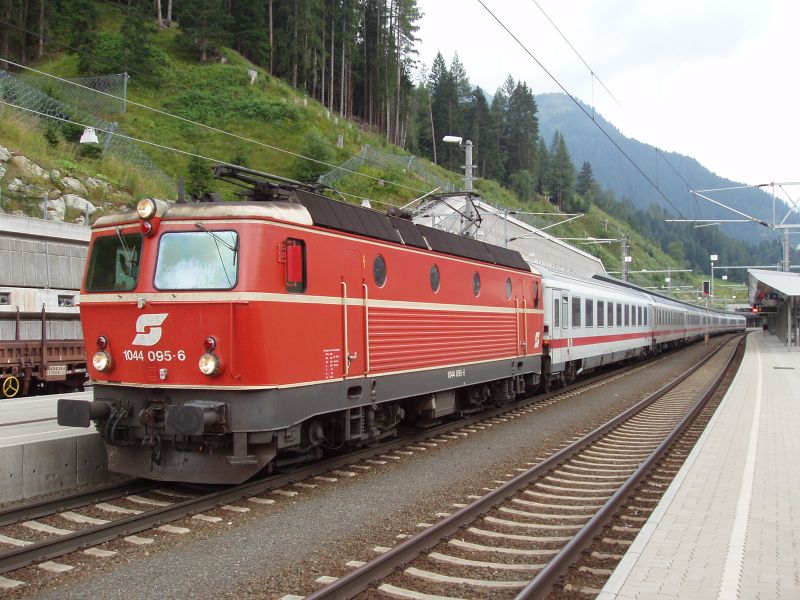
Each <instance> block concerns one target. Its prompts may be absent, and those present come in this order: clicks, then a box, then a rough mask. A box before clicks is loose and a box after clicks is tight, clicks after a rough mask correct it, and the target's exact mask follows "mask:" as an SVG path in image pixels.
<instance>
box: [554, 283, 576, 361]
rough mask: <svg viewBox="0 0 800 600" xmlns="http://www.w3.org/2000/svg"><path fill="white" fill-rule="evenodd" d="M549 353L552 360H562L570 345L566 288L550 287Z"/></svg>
mask: <svg viewBox="0 0 800 600" xmlns="http://www.w3.org/2000/svg"><path fill="white" fill-rule="evenodd" d="M549 293H550V294H551V296H550V306H551V309H550V310H551V311H552V314H551V315H550V349H551V350H550V354H551V356H552V357H553V362H563V361H565V360H567V359H568V357H569V354H570V348H571V347H572V337H571V330H570V328H569V315H570V304H569V292H567V291H566V290H559V289H550V290H549Z"/></svg>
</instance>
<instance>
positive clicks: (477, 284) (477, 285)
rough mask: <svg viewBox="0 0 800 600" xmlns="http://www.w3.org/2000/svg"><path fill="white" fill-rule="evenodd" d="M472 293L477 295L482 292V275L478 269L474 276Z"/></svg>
mask: <svg viewBox="0 0 800 600" xmlns="http://www.w3.org/2000/svg"><path fill="white" fill-rule="evenodd" d="M472 293H473V294H475V295H476V296H477V295H478V294H480V293H481V276H480V275H479V274H478V272H477V271H476V272H475V274H474V275H473V276H472Z"/></svg>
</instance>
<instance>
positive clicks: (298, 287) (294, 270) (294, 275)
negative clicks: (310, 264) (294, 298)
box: [284, 238, 306, 294]
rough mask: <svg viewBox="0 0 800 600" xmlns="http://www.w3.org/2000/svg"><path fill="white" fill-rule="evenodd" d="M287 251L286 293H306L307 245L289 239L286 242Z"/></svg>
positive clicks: (300, 241) (301, 241)
mask: <svg viewBox="0 0 800 600" xmlns="http://www.w3.org/2000/svg"><path fill="white" fill-rule="evenodd" d="M284 245H285V246H284V247H285V249H286V273H285V275H286V276H285V278H284V283H285V284H286V291H287V292H289V293H291V294H302V293H303V292H305V291H306V243H305V242H304V241H303V240H295V239H292V238H289V239H287V240H286V242H284Z"/></svg>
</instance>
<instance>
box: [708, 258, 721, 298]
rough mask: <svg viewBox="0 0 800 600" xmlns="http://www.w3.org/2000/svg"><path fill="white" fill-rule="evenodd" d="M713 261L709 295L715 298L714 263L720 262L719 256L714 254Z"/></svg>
mask: <svg viewBox="0 0 800 600" xmlns="http://www.w3.org/2000/svg"><path fill="white" fill-rule="evenodd" d="M709 258H710V259H711V282H710V283H709V284H708V295H709V296H711V297H712V298H713V297H714V263H715V262H716V261H718V260H719V256H717V255H716V254H712V255H711V256H710V257H709Z"/></svg>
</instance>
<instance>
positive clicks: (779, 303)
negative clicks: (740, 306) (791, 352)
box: [747, 269, 800, 348]
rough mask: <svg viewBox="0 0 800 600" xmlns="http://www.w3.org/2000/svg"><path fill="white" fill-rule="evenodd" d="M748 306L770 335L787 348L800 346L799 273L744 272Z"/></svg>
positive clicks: (757, 270)
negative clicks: (762, 320) (757, 315)
mask: <svg viewBox="0 0 800 600" xmlns="http://www.w3.org/2000/svg"><path fill="white" fill-rule="evenodd" d="M747 274H748V276H749V285H748V287H749V296H750V304H751V305H752V306H753V307H754V308H755V309H756V310H758V312H759V313H760V314H761V315H763V316H764V317H765V318H766V319H767V322H768V324H769V329H770V332H772V333H773V334H775V335H777V336H778V338H779V339H780V340H781V341H782V342H783V343H784V344H786V345H787V346H789V347H790V348H791V347H792V346H800V273H790V272H786V271H766V270H761V269H748V270H747Z"/></svg>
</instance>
